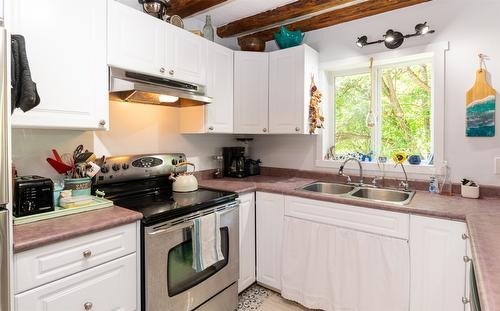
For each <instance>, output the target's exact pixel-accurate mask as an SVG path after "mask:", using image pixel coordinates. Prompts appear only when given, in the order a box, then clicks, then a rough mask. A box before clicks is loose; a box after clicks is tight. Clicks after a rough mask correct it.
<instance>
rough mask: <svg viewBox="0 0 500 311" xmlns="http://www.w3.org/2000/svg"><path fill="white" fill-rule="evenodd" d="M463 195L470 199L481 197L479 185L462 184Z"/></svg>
mask: <svg viewBox="0 0 500 311" xmlns="http://www.w3.org/2000/svg"><path fill="white" fill-rule="evenodd" d="M461 193H462V197H464V198H469V199H479V186H475V187H474V186H464V185H462V191H461Z"/></svg>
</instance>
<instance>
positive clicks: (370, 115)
mask: <svg viewBox="0 0 500 311" xmlns="http://www.w3.org/2000/svg"><path fill="white" fill-rule="evenodd" d="M370 85H373V57H370ZM369 109H370V110H369V111H368V114H367V115H366V126H367V127H369V128H372V127H374V126H375V116H374V115H373V88H372V87H371V88H370V107H369Z"/></svg>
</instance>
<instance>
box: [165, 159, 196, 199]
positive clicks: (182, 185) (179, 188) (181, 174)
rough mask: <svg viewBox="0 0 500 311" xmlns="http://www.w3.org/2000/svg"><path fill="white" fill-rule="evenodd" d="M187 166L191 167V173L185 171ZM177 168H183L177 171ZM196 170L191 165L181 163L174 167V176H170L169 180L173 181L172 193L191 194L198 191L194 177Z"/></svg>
mask: <svg viewBox="0 0 500 311" xmlns="http://www.w3.org/2000/svg"><path fill="white" fill-rule="evenodd" d="M188 166H192V167H193V171H191V172H189V171H188V170H187V167H188ZM178 168H183V169H181V170H178ZM195 170H196V168H195V166H194V164H193V163H190V162H181V163H178V164H177V165H176V166H175V169H174V172H175V174H171V175H170V177H169V178H170V180H172V181H173V184H172V189H173V191H174V192H192V191H196V190H198V180H197V179H196V176H194V172H195Z"/></svg>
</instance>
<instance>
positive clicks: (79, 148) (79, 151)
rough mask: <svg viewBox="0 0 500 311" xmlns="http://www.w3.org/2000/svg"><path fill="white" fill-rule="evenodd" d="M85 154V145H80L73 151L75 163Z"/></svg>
mask: <svg viewBox="0 0 500 311" xmlns="http://www.w3.org/2000/svg"><path fill="white" fill-rule="evenodd" d="M82 152H83V145H78V146H77V147H76V148H75V151H73V160H74V161H75V163H76V158H78V156H79V155H80V154H81V153H82Z"/></svg>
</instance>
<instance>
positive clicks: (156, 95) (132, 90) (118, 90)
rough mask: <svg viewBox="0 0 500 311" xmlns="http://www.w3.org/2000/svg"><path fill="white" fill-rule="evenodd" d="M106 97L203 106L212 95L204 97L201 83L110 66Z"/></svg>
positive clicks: (119, 99)
mask: <svg viewBox="0 0 500 311" xmlns="http://www.w3.org/2000/svg"><path fill="white" fill-rule="evenodd" d="M165 98H166V100H165ZM176 98H178V100H176ZM109 99H110V100H115V101H124V102H132V103H140V104H153V105H164V106H174V107H182V106H196V105H205V104H208V103H211V102H212V98H211V97H208V96H206V94H205V87H204V86H203V85H198V84H194V83H187V82H182V81H176V80H172V79H166V78H160V77H155V76H149V75H145V74H142V73H136V72H131V71H126V70H123V69H118V68H110V79H109Z"/></svg>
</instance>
